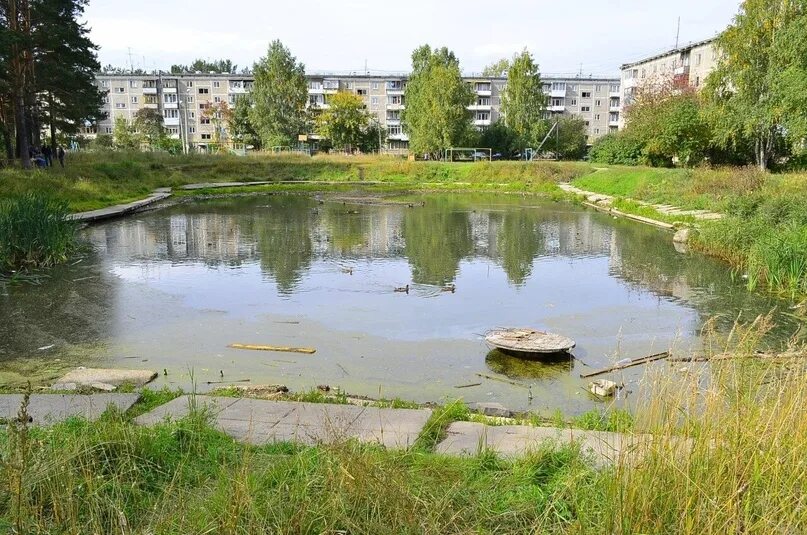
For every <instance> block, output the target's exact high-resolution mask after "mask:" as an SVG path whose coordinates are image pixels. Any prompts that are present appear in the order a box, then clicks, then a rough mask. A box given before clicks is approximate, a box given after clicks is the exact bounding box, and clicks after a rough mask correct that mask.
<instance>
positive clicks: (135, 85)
mask: <svg viewBox="0 0 807 535" xmlns="http://www.w3.org/2000/svg"><path fill="white" fill-rule="evenodd" d="M129 87H137V80H129Z"/></svg>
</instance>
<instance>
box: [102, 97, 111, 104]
mask: <svg viewBox="0 0 807 535" xmlns="http://www.w3.org/2000/svg"><path fill="white" fill-rule="evenodd" d="M101 102H102V103H103V104H109V97H101Z"/></svg>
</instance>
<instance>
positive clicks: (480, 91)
mask: <svg viewBox="0 0 807 535" xmlns="http://www.w3.org/2000/svg"><path fill="white" fill-rule="evenodd" d="M475 93H476V94H477V96H480V97H489V96H491V95H492V94H493V91H492V90H491V89H477V90H475Z"/></svg>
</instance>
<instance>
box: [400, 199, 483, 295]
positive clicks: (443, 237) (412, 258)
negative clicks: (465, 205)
mask: <svg viewBox="0 0 807 535" xmlns="http://www.w3.org/2000/svg"><path fill="white" fill-rule="evenodd" d="M436 204H437V203H432V205H431V206H427V207H425V208H413V209H409V210H407V212H406V215H405V216H404V222H403V236H404V240H405V241H406V248H405V253H406V256H407V258H408V259H409V264H410V265H411V266H412V280H414V281H415V282H416V283H419V284H435V285H443V284H446V283H449V282H452V281H453V280H454V278H455V277H456V276H457V270H458V269H459V264H460V260H462V259H463V257H465V256H468V255H469V254H470V253H471V251H472V250H473V235H472V232H471V222H470V219H469V218H468V213H467V212H457V211H453V210H452V209H451V207H450V206H435V205H436Z"/></svg>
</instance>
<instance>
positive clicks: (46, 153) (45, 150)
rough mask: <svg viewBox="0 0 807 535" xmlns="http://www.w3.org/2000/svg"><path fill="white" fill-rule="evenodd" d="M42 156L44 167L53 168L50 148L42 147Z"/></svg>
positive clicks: (48, 146) (47, 146)
mask: <svg viewBox="0 0 807 535" xmlns="http://www.w3.org/2000/svg"><path fill="white" fill-rule="evenodd" d="M42 156H44V157H45V166H46V167H53V149H51V148H50V145H45V146H44V147H42Z"/></svg>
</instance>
